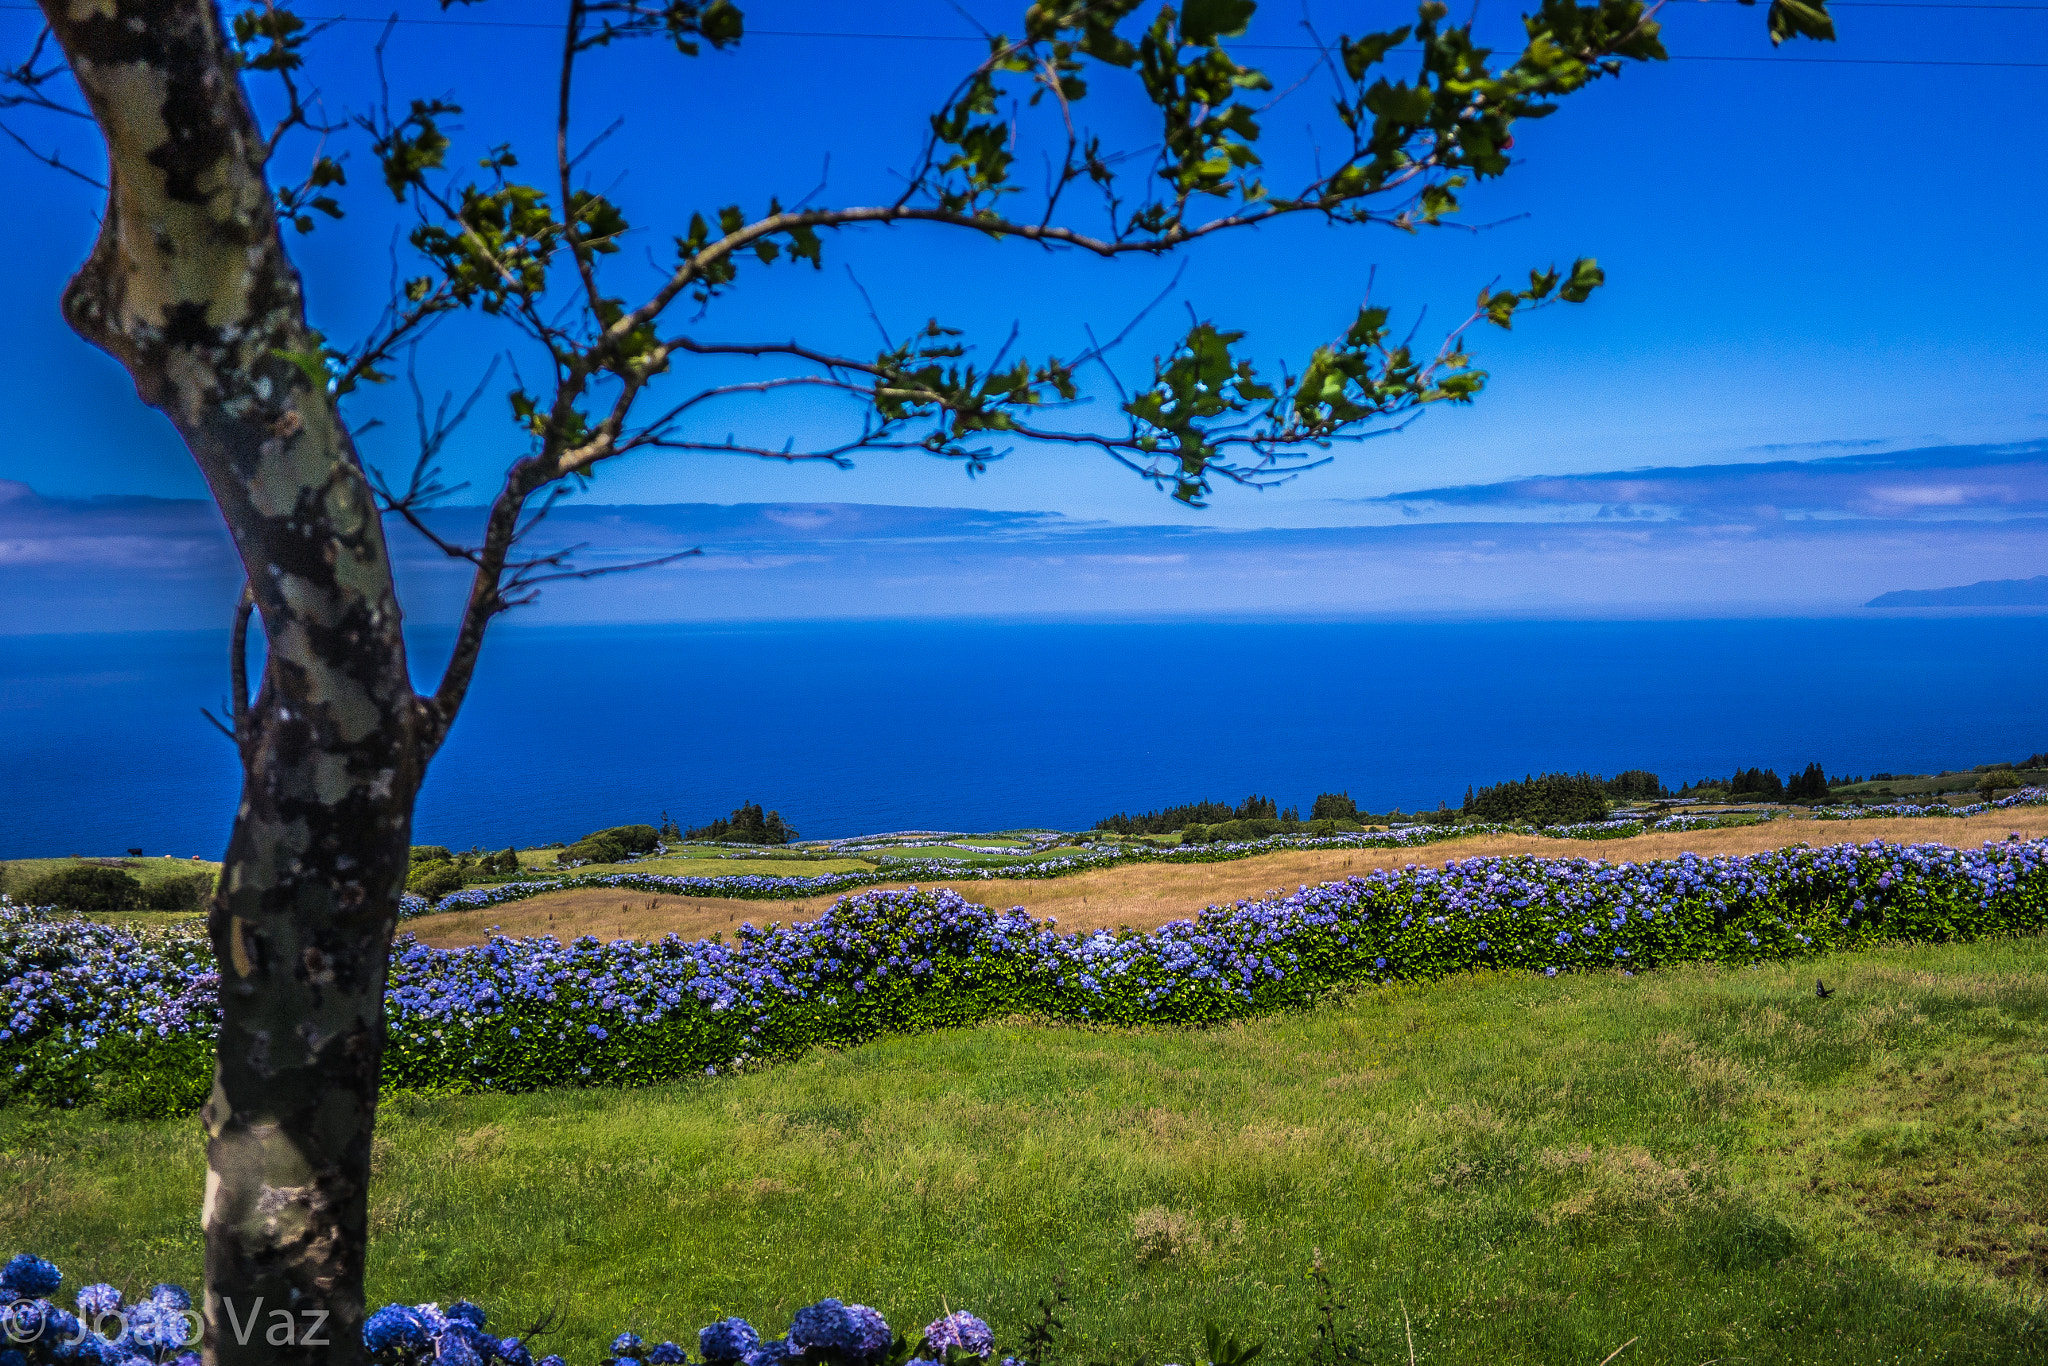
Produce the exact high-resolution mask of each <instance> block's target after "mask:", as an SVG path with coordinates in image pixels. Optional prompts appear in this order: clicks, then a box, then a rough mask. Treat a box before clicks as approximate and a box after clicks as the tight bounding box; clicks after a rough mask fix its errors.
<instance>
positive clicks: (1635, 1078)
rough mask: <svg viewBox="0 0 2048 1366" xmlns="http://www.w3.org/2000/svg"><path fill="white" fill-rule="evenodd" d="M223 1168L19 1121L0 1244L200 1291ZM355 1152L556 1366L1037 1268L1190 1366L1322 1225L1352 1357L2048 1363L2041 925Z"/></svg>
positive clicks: (605, 1112) (390, 1136)
mask: <svg viewBox="0 0 2048 1366" xmlns="http://www.w3.org/2000/svg"><path fill="white" fill-rule="evenodd" d="M1816 972H1817V973H1818V974H1819V975H1820V976H1822V977H1825V978H1826V979H1827V980H1828V981H1829V982H1830V984H1832V985H1833V986H1834V987H1836V989H1837V994H1836V995H1835V996H1834V997H1833V998H1832V999H1830V1000H1827V1001H1820V1000H1817V999H1815V996H1814V991H1813V985H1812V984H1813V978H1814V976H1815V974H1816ZM203 1172H204V1168H203V1163H202V1156H201V1145H200V1138H199V1134H198V1131H197V1126H196V1123H195V1122H192V1121H184V1122H173V1123H160V1124H117V1123H109V1122H106V1121H103V1120H99V1119H96V1118H94V1117H91V1116H88V1115H81V1114H69V1113H66V1114H57V1113H47V1112H28V1111H22V1110H8V1111H5V1112H0V1250H5V1251H12V1250H13V1249H15V1248H33V1249H36V1250H38V1251H40V1252H42V1253H43V1254H44V1255H47V1256H50V1257H52V1258H54V1259H55V1260H56V1261H58V1263H59V1264H60V1265H62V1266H63V1267H65V1268H66V1270H67V1271H68V1272H69V1273H70V1274H71V1276H72V1277H73V1278H74V1283H82V1282H85V1281H90V1280H96V1279H102V1278H104V1279H108V1280H111V1281H114V1282H115V1283H116V1284H120V1285H127V1286H138V1285H142V1284H145V1283H147V1282H150V1281H153V1280H156V1279H159V1278H168V1279H172V1280H179V1281H184V1282H187V1283H193V1282H196V1280H197V1279H198V1277H199V1274H200V1263H201V1255H200V1244H199V1238H198V1229H197V1223H196V1220H197V1210H198V1207H199V1200H200V1193H201V1186H202V1184H203ZM376 1174H377V1186H376V1190H375V1194H374V1202H373V1212H372V1230H373V1232H372V1247H371V1291H372V1296H373V1302H382V1301H383V1300H385V1299H394V1298H395V1299H404V1300H407V1301H418V1300H427V1299H436V1300H441V1301H444V1302H445V1301H448V1300H452V1299H454V1298H457V1297H459V1296H463V1295H468V1296H472V1297H474V1298H476V1299H478V1300H480V1301H481V1302H483V1303H484V1304H485V1305H486V1306H487V1307H488V1308H490V1309H491V1310H492V1311H493V1313H494V1316H498V1317H494V1320H493V1322H494V1323H513V1322H516V1323H519V1324H523V1323H524V1322H525V1321H527V1320H528V1319H530V1318H532V1317H534V1316H538V1315H540V1314H541V1313H543V1312H545V1311H547V1310H549V1309H555V1310H558V1311H560V1312H561V1314H562V1319H561V1325H560V1328H559V1330H558V1331H557V1332H555V1333H554V1334H553V1336H552V1337H551V1338H550V1339H548V1346H549V1349H550V1350H558V1351H562V1352H564V1353H565V1354H567V1355H568V1356H569V1359H570V1360H571V1362H572V1363H576V1366H588V1363H590V1362H593V1361H595V1360H596V1358H597V1357H598V1356H600V1355H602V1343H603V1341H605V1340H608V1339H609V1337H610V1336H611V1335H612V1334H613V1333H615V1332H617V1331H619V1330H621V1329H626V1328H630V1329H633V1330H634V1331H638V1332H641V1333H643V1334H646V1335H648V1336H649V1337H650V1339H651V1340H652V1339H654V1338H656V1337H659V1336H677V1337H680V1336H681V1335H682V1334H684V1333H686V1332H691V1331H694V1329H695V1328H696V1327H697V1326H698V1325H700V1324H702V1323H704V1322H707V1321H708V1320H709V1319H711V1318H712V1317H713V1316H715V1315H722V1314H726V1313H739V1314H745V1315H748V1316H751V1317H753V1318H754V1319H755V1321H756V1322H757V1323H761V1324H762V1325H764V1326H768V1327H772V1328H774V1329H775V1330H777V1331H779V1330H780V1329H781V1327H782V1326H783V1325H784V1324H786V1323H787V1321H788V1315H789V1313H790V1311H791V1310H792V1309H794V1308H795V1307H797V1306H798V1305H800V1304H803V1303H806V1302H808V1301H809V1300H811V1299H814V1298H816V1297H818V1296H821V1295H826V1294H833V1295H841V1296H844V1297H846V1298H849V1299H855V1300H860V1301H863V1302H866V1303H870V1304H873V1305H876V1306H877V1307H879V1308H881V1309H882V1310H883V1311H884V1313H886V1314H887V1315H888V1316H889V1318H890V1321H891V1322H892V1323H893V1324H895V1325H897V1326H898V1327H900V1328H911V1329H915V1327H916V1326H917V1325H918V1324H921V1323H923V1322H924V1321H925V1318H926V1317H927V1316H931V1315H936V1314H937V1313H938V1312H939V1310H940V1308H941V1306H942V1305H950V1306H952V1307H954V1308H961V1307H971V1308H973V1309H976V1310H977V1311H979V1312H981V1313H983V1314H984V1315H985V1316H987V1317H988V1318H989V1319H990V1320H991V1321H992V1322H993V1323H994V1324H995V1325H996V1328H997V1330H998V1334H999V1336H1000V1338H1001V1339H1002V1340H1003V1341H1005V1342H1014V1341H1015V1338H1016V1335H1017V1334H1018V1333H1019V1332H1020V1331H1021V1330H1022V1328H1023V1326H1024V1324H1025V1323H1026V1322H1027V1321H1028V1319H1029V1317H1030V1315H1031V1312H1032V1307H1033V1304H1034V1302H1035V1300H1036V1298H1037V1297H1038V1296H1039V1295H1041V1294H1044V1293H1047V1292H1049V1291H1050V1290H1051V1289H1052V1287H1053V1285H1054V1283H1055V1278H1058V1277H1064V1278H1065V1286H1066V1290H1067V1293H1069V1294H1070V1295H1071V1296H1072V1298H1073V1304H1072V1305H1071V1306H1070V1307H1069V1309H1068V1310H1067V1311H1066V1312H1065V1313H1064V1314H1063V1317H1064V1318H1065V1320H1066V1323H1067V1325H1068V1327H1069V1330H1070V1333H1071V1341H1070V1344H1069V1347H1070V1352H1069V1355H1068V1357H1067V1359H1068V1360H1070V1361H1073V1362H1076V1363H1078V1362H1090V1361H1116V1362H1119V1363H1122V1362H1131V1361H1134V1360H1136V1357H1137V1354H1138V1353H1140V1352H1149V1353H1151V1354H1152V1359H1153V1360H1155V1361H1158V1360H1164V1361H1188V1360H1192V1359H1193V1358H1192V1357H1191V1355H1190V1354H1191V1353H1192V1352H1194V1351H1195V1350H1196V1345H1197V1342H1198V1340H1199V1332H1200V1328H1201V1324H1202V1322H1203V1321H1204V1320H1205V1319H1212V1320H1214V1321H1215V1322H1217V1323H1218V1324H1219V1325H1220V1326H1223V1327H1226V1328H1228V1329H1230V1330H1232V1331H1235V1332H1238V1333H1241V1334H1244V1335H1246V1336H1248V1337H1250V1338H1253V1339H1257V1340H1261V1341H1264V1342H1265V1343H1266V1344H1267V1355H1268V1357H1269V1358H1271V1359H1275V1360H1287V1361H1307V1360H1311V1359H1315V1358H1313V1355H1312V1349H1313V1346H1314V1343H1313V1339H1312V1335H1311V1329H1312V1325H1313V1320H1314V1310H1315V1305H1316V1303H1317V1295H1316V1287H1315V1285H1314V1284H1313V1283H1312V1282H1311V1280H1310V1279H1309V1275H1308V1273H1309V1271H1310V1268H1311V1266H1312V1264H1313V1260H1314V1259H1315V1258H1316V1256H1317V1255H1318V1250H1320V1255H1321V1257H1322V1259H1323V1263H1324V1265H1325V1267H1326V1268H1327V1271H1328V1274H1329V1276H1330V1277H1331V1279H1332V1281H1333V1282H1334V1283H1335V1284H1336V1285H1337V1286H1338V1287H1339V1289H1340V1291H1341V1298H1342V1300H1343V1302H1344V1305H1345V1308H1344V1309H1343V1310H1342V1311H1341V1312H1339V1314H1338V1315H1337V1319H1338V1322H1339V1323H1340V1324H1341V1325H1343V1326H1345V1327H1346V1328H1347V1329H1348V1330H1349V1331H1351V1332H1353V1333H1354V1334H1355V1335H1356V1340H1357V1342H1358V1343H1359V1344H1360V1345H1361V1346H1362V1349H1363V1350H1364V1352H1365V1354H1366V1356H1365V1358H1364V1359H1367V1360H1370V1361H1372V1362H1379V1363H1388V1362H1400V1361H1406V1360H1407V1359H1408V1356H1407V1349H1406V1346H1405V1339H1404V1336H1403V1332H1404V1329H1403V1320H1402V1315H1403V1308H1404V1305H1405V1310H1406V1313H1407V1314H1408V1316H1409V1318H1410V1319H1411V1321H1412V1324H1413V1331H1414V1335H1415V1349H1416V1359H1417V1361H1418V1362H1441V1363H1452V1362H1458V1363H1479V1362H1485V1363H1489V1366H1492V1364H1493V1363H1502V1364H1504V1363H1546V1364H1549V1363H1584V1366H1597V1364H1598V1363H1599V1362H1601V1360H1602V1359H1603V1358H1605V1357H1606V1356H1607V1355H1608V1354H1609V1353H1610V1352H1612V1351H1613V1350H1614V1349H1615V1348H1617V1347H1619V1346H1620V1345H1621V1344H1623V1343H1624V1342H1627V1341H1629V1340H1630V1339H1634V1340H1635V1343H1634V1345H1633V1346H1631V1347H1630V1348H1629V1349H1628V1350H1627V1351H1626V1352H1625V1353H1623V1354H1622V1356H1621V1357H1620V1358H1618V1361H1619V1362H1623V1363H1670V1364H1672V1366H1678V1364H1680V1363H1682V1364H1683V1366H1700V1363H1703V1362H1707V1361H1722V1362H1733V1361H1743V1362H1750V1363H1761V1362H1781V1363H1814V1362H1827V1363H1878V1362H1904V1361H1914V1362H1925V1361H1944V1362H1982V1363H2007V1362H2021V1361H2029V1360H2041V1359H2043V1353H2044V1352H2048V1310H2044V1292H2048V1228H2044V1227H2043V1220H2044V1218H2048V941H2044V940H2038V939H2034V940H2023V941H2017V942H2004V943H1994V944H1978V945H1960V946H1948V947H1938V948H1911V949H1901V950H1896V951H1891V952H1883V953H1873V954H1863V955H1857V956H1854V957H1842V958H1836V959H1828V960H1822V961H1819V962H1818V963H1815V962H1806V963H1801V964H1797V965H1794V966H1793V967H1790V968H1763V969H1752V970H1747V971H1716V970H1713V969H1707V968H1680V969H1673V970H1670V971H1665V972H1659V973H1656V974H1649V975H1644V976H1641V977H1636V978H1625V977H1620V976H1614V977H1599V978H1583V977H1582V978H1576V979H1572V978H1560V979H1556V980H1548V979H1543V978H1532V977H1509V976H1493V977H1469V978H1461V979H1456V980H1451V981H1447V982H1444V983H1441V984H1438V985H1434V986H1429V987H1416V988H1401V989H1393V990H1382V991H1373V992H1369V993H1366V994H1362V995H1360V996H1357V997H1355V998H1352V999H1350V1000H1347V1001H1343V1002H1337V1003H1331V1004H1328V1005H1326V1006H1323V1007H1321V1008H1318V1009H1315V1010H1311V1011H1307V1012H1303V1013H1300V1014H1294V1015H1287V1016H1278V1017H1273V1018H1270V1019H1266V1020H1262V1021H1257V1022H1254V1023H1250V1024H1243V1025H1238V1026H1233V1027H1228V1028H1219V1029H1213V1030H1206V1031H1184V1030H1154V1031H1143V1032H1111V1031H1091V1030H1084V1029H1071V1028H1050V1027H1045V1026H1041V1025H1037V1024H1033V1023H1029V1022H1013V1023H1009V1024H1004V1025H998V1026H991V1027H985V1028H980V1029H973V1030H962V1031H956V1032H948V1033H940V1034H932V1035H926V1036H922V1037H914V1038H904V1039H895V1040H888V1041H883V1042H880V1043H876V1044H873V1045H871V1046H868V1047H864V1048H860V1049H857V1050H854V1051H850V1052H845V1053H824V1054H819V1055H815V1056H811V1057H808V1058H805V1059H803V1060H801V1061H798V1062H795V1063H790V1064H786V1065H783V1066H779V1067H775V1068H772V1069H769V1070H766V1071H763V1072H759V1073H755V1074H752V1075H748V1076H742V1077H735V1078H724V1079H707V1080H705V1081H702V1082H698V1083H693V1084H689V1085H684V1086H674V1087H665V1088H656V1089H649V1090H644V1091H637V1092H602V1091H590V1092H555V1093H549V1094H542V1095H534V1096H521V1097H507V1096H470V1097H461V1096H451V1097H439V1098H433V1097H421V1096H401V1097H396V1098H392V1099H390V1100H389V1101H387V1103H386V1105H385V1107H384V1111H383V1115H382V1119H381V1121H380V1132H379V1138H378V1147H377V1155H376ZM1355 1359H1356V1358H1354V1360H1355Z"/></svg>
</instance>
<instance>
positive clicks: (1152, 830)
mask: <svg viewBox="0 0 2048 1366" xmlns="http://www.w3.org/2000/svg"><path fill="white" fill-rule="evenodd" d="M1330 795H1331V794H1329V793H1327V792H1326V793H1324V794H1323V796H1321V797H1318V798H1316V801H1317V803H1318V804H1320V803H1322V802H1323V801H1324V800H1325V799H1327V798H1329V797H1330ZM1342 800H1343V801H1344V802H1346V803H1347V804H1348V803H1349V802H1350V800H1351V799H1350V798H1349V797H1343V798H1342ZM1351 814H1352V816H1353V817H1355V816H1357V814H1358V808H1357V807H1356V806H1353V807H1352V808H1351ZM1318 815H1320V812H1318ZM1300 819H1301V811H1300V809H1299V808H1297V807H1292V806H1290V807H1288V808H1287V809H1286V810H1285V811H1282V810H1280V808H1279V805H1278V803H1276V802H1275V801H1274V800H1273V799H1272V798H1271V797H1261V796H1259V795H1258V794H1257V793H1253V794H1252V795H1251V796H1249V797H1246V798H1245V799H1244V800H1243V801H1241V802H1239V803H1238V804H1237V805H1236V806H1232V805H1231V804H1230V803H1229V802H1189V803H1188V804H1187V805H1185V806H1169V807H1166V808H1165V809H1163V810H1160V811H1147V812H1145V813H1144V814H1143V815H1141V816H1132V815H1127V814H1125V813H1124V812H1122V811H1119V812H1117V813H1116V814H1115V815H1114V816H1105V817H1103V818H1102V819H1101V820H1099V821H1097V822H1095V828H1096V829H1097V830H1107V831H1109V832H1111V833H1112V834H1117V835H1170V834H1172V833H1173V832H1174V831H1176V830H1184V829H1186V828H1187V827H1188V826H1190V825H1222V824H1225V823H1227V822H1230V821H1297V822H1298V821H1299V820H1300ZM1333 819H1334V818H1333Z"/></svg>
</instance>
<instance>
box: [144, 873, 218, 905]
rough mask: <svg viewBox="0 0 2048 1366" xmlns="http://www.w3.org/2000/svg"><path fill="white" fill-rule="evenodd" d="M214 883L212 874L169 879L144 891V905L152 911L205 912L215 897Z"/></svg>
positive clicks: (154, 883)
mask: <svg viewBox="0 0 2048 1366" xmlns="http://www.w3.org/2000/svg"><path fill="white" fill-rule="evenodd" d="M213 881H214V879H213V874H211V873H201V874H199V875H198V876H197V877H167V878H164V879H162V880H161V881H159V882H152V883H150V884H149V886H147V887H145V888H144V889H143V892H142V904H143V905H144V906H145V907H146V908H148V909H149V910H152V911H203V910H205V909H206V903H207V902H208V901H209V900H210V899H211V898H212V896H213Z"/></svg>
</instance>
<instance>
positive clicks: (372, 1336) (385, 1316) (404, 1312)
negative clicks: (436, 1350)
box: [363, 1304, 433, 1356]
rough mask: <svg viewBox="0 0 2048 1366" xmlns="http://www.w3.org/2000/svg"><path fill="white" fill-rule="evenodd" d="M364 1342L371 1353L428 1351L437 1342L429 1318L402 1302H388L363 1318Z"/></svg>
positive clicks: (373, 1354)
mask: <svg viewBox="0 0 2048 1366" xmlns="http://www.w3.org/2000/svg"><path fill="white" fill-rule="evenodd" d="M363 1346H364V1348H365V1349H366V1350H368V1352H369V1353H370V1355H372V1356H382V1355H383V1354H384V1353H386V1352H424V1351H425V1350H426V1349H427V1348H429V1347H431V1346H433V1337H432V1335H430V1334H429V1333H428V1332H427V1324H426V1320H425V1319H422V1318H421V1317H420V1316H419V1314H418V1312H417V1311H415V1310H411V1309H408V1308H406V1307H405V1306H404V1305H402V1304H387V1305H385V1306H384V1307H383V1308H382V1309H379V1310H378V1311H377V1312H376V1313H374V1314H372V1315H370V1317H369V1318H367V1319H365V1320H363Z"/></svg>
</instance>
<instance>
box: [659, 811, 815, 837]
mask: <svg viewBox="0 0 2048 1366" xmlns="http://www.w3.org/2000/svg"><path fill="white" fill-rule="evenodd" d="M683 838H685V839H691V840H710V841H713V842H715V843H726V844H789V843H791V842H792V841H794V840H795V839H796V838H797V833H796V831H795V830H793V829H791V828H790V827H789V826H788V825H786V824H784V823H783V820H782V813H781V812H780V811H766V812H764V811H762V810H761V804H760V803H759V802H747V803H745V804H744V805H742V806H740V807H739V808H738V809H737V810H735V811H734V812H733V813H732V815H731V816H730V817H725V816H719V817H714V818H713V819H712V820H711V822H710V823H709V824H706V825H700V826H698V827H697V828H696V829H694V830H690V831H688V832H686V833H685V834H684V836H683Z"/></svg>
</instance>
